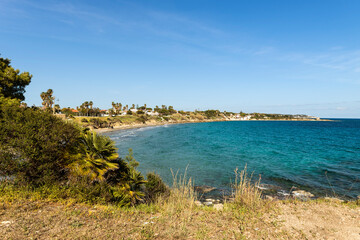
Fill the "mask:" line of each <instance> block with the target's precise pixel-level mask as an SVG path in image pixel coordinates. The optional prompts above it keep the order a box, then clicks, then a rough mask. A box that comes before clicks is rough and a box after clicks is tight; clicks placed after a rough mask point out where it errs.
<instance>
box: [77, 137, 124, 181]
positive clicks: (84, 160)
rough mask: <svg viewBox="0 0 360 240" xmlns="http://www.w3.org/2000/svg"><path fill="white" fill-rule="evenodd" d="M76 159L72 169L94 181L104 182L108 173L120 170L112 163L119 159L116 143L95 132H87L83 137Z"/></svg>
mask: <svg viewBox="0 0 360 240" xmlns="http://www.w3.org/2000/svg"><path fill="white" fill-rule="evenodd" d="M75 158H76V160H75V161H74V162H73V163H72V164H71V165H70V169H71V170H72V171H74V172H75V173H76V174H77V175H80V176H88V177H89V178H90V179H91V180H93V181H96V180H97V181H103V180H104V174H105V173H106V172H107V171H109V170H114V169H117V168H118V164H117V163H114V162H112V161H114V160H115V159H117V158H118V154H117V153H116V148H115V146H114V142H113V141H111V140H110V138H108V137H106V136H102V135H97V134H96V133H95V132H87V133H85V134H84V135H83V136H82V137H81V139H80V144H79V153H78V154H77V155H76V156H75Z"/></svg>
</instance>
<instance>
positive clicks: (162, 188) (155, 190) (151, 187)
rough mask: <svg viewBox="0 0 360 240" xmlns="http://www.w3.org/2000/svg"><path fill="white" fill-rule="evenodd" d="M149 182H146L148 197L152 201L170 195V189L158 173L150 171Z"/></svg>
mask: <svg viewBox="0 0 360 240" xmlns="http://www.w3.org/2000/svg"><path fill="white" fill-rule="evenodd" d="M146 178H147V182H146V183H145V187H146V191H147V199H148V201H150V202H153V201H155V200H156V199H157V198H158V197H159V196H165V197H167V196H169V194H170V189H169V187H168V186H166V184H165V183H164V182H163V180H162V179H161V177H160V176H159V175H158V174H156V173H148V174H147V175H146Z"/></svg>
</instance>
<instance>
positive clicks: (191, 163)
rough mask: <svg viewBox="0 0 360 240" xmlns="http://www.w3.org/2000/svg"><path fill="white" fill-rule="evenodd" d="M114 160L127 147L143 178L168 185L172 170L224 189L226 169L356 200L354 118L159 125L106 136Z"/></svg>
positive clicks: (359, 180)
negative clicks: (158, 179)
mask: <svg viewBox="0 0 360 240" xmlns="http://www.w3.org/2000/svg"><path fill="white" fill-rule="evenodd" d="M106 135H108V136H110V137H111V138H112V139H113V140H115V141H116V146H117V147H118V149H119V153H120V156H125V155H126V154H127V152H128V149H129V148H132V149H133V151H134V156H135V158H136V160H137V161H139V162H140V166H139V168H138V169H139V170H140V171H141V172H143V173H144V174H145V173H146V172H151V171H155V172H157V173H158V174H160V175H161V176H162V177H163V179H164V180H165V181H166V182H167V183H168V184H171V183H172V174H171V171H170V169H172V170H173V171H175V172H176V171H177V170H179V171H180V172H181V173H183V172H184V170H185V169H186V168H187V175H188V176H190V177H192V178H193V179H194V181H195V184H196V185H210V186H214V187H217V188H220V189H228V188H229V186H230V182H231V180H233V178H234V169H235V168H239V169H243V168H244V167H245V165H247V169H248V172H250V173H251V172H253V175H254V179H256V178H258V177H259V175H261V182H262V183H265V184H271V185H277V186H281V187H282V188H283V189H287V190H289V189H290V188H291V187H292V186H296V187H299V188H302V189H305V190H309V191H311V192H313V193H316V194H318V195H323V194H331V193H333V192H335V193H336V194H337V195H340V196H347V197H356V196H358V195H360V119H341V120H340V119H338V120H336V121H331V122H316V121H314V122H296V121H234V122H212V123H191V124H178V125H165V126H158V127H148V128H140V129H130V130H121V131H117V132H111V133H107V134H106Z"/></svg>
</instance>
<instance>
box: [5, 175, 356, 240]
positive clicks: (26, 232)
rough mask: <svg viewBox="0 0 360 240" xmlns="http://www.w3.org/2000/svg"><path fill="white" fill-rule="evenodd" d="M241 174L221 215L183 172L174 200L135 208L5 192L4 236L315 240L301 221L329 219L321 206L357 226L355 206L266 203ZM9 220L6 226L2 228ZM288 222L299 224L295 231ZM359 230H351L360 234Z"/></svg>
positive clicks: (178, 177) (176, 183)
mask: <svg viewBox="0 0 360 240" xmlns="http://www.w3.org/2000/svg"><path fill="white" fill-rule="evenodd" d="M236 173H237V178H236V181H235V189H234V194H235V201H234V202H228V203H225V204H224V209H223V210H221V211H218V210H216V209H214V208H212V207H205V206H201V207H199V206H196V205H195V204H194V200H195V199H196V193H195V192H194V188H193V183H192V181H191V179H189V178H187V177H186V174H185V175H179V174H178V173H176V174H173V188H172V190H171V194H170V197H168V198H166V199H161V198H160V199H158V200H157V202H155V203H152V204H150V205H145V204H143V205H139V206H136V207H130V208H120V207H117V206H113V205H89V204H75V203H73V202H71V201H68V202H64V201H62V202H54V199H51V201H50V200H47V199H46V198H45V199H44V198H41V197H44V196H36V197H32V198H31V196H29V193H27V194H22V193H16V192H12V193H11V197H9V196H8V195H7V193H6V192H1V194H0V236H1V238H2V239H313V236H315V235H311V234H313V232H311V231H313V230H314V229H315V228H314V229H304V228H302V225H299V223H301V219H306V221H308V222H310V221H311V219H312V215H311V214H313V213H314V214H319V217H318V218H315V219H316V221H320V220H319V219H321V218H323V217H324V216H326V211H324V212H319V213H318V212H316V209H317V206H318V205H319V206H320V205H321V207H322V208H325V206H328V207H329V209H328V210H329V211H330V212H331V214H333V215H334V216H337V215H336V214H338V212H337V211H339V210H341V211H340V212H341V213H346V214H348V215H347V216H348V218H347V219H348V220H347V221H346V224H353V225H354V224H357V222H356V219H353V218H354V217H355V216H356V213H352V211H354V208H353V207H349V206H343V205H341V204H336V203H332V205H329V204H326V203H324V202H321V203H317V202H315V201H314V202H312V205H308V204H302V203H294V202H290V201H279V202H276V203H272V204H270V203H269V202H268V201H265V200H262V199H261V192H260V190H259V189H258V188H257V187H256V186H257V184H258V183H255V184H251V181H250V179H251V177H252V176H251V175H250V177H248V175H247V174H246V169H244V170H243V171H240V172H238V171H236ZM269 206H270V207H269ZM275 206H276V207H275ZM308 209H311V211H310V210H308ZM359 209H360V208H357V209H355V210H356V211H358V210H359ZM298 213H301V214H298ZM359 213H360V212H359ZM302 214H307V215H306V216H305V215H302ZM296 219H298V220H296ZM4 221H8V222H6V223H7V224H2V222H4ZM286 221H289V223H291V224H297V226H296V230H294V228H292V226H291V225H289V224H288V223H287V222H286ZM308 225H309V224H308ZM308 225H306V226H308ZM309 226H310V225H309ZM354 226H355V227H353V228H347V230H348V229H355V231H356V225H354ZM324 227H325V228H326V225H324ZM310 230H311V231H310ZM329 231H332V230H331V229H329V230H326V231H325V230H324V231H320V232H319V234H318V235H316V237H319V238H321V237H326V234H329V233H330V232H329ZM339 231H340V232H339V233H341V229H340V230H339ZM359 233H360V231H359ZM322 234H325V235H322ZM337 236H341V234H338V235H337Z"/></svg>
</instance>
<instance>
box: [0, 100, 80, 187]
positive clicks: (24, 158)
mask: <svg viewBox="0 0 360 240" xmlns="http://www.w3.org/2000/svg"><path fill="white" fill-rule="evenodd" d="M0 119H1V120H0V175H12V176H14V177H15V179H17V180H18V181H22V182H24V183H30V184H34V185H41V184H45V183H50V182H54V181H61V180H65V179H66V178H67V173H68V169H67V166H68V165H69V164H70V163H71V162H72V161H73V158H72V157H71V156H72V155H73V154H74V153H75V150H76V148H75V146H76V145H77V141H78V138H79V135H80V131H79V130H78V129H77V128H76V127H75V126H74V125H72V124H70V123H67V122H65V121H63V120H62V119H60V118H58V117H55V116H53V115H52V114H51V113H49V112H47V111H41V110H39V109H36V108H21V107H18V105H17V104H12V105H10V104H0Z"/></svg>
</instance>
